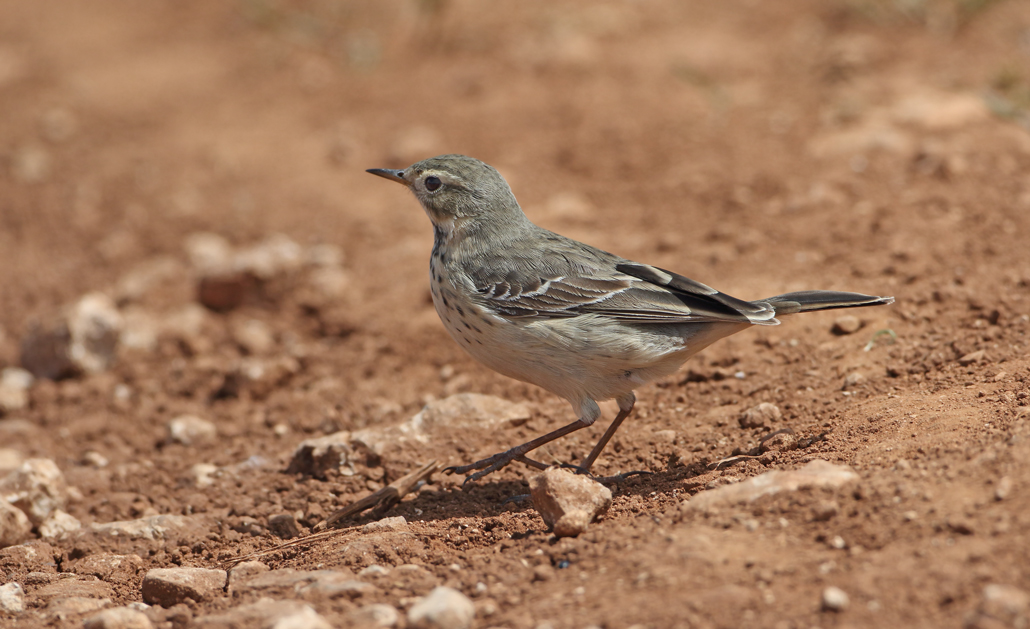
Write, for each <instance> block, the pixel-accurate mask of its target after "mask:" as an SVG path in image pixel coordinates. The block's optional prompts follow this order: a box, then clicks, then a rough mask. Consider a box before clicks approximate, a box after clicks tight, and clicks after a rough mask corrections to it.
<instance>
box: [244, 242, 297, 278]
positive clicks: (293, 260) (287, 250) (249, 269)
mask: <svg viewBox="0 0 1030 629" xmlns="http://www.w3.org/2000/svg"><path fill="white" fill-rule="evenodd" d="M304 258H305V256H304V248H303V247H301V246H300V245H299V244H297V243H296V242H295V241H294V240H293V239H291V238H290V237H289V236H287V235H285V234H272V235H271V236H269V237H268V238H266V239H265V240H263V241H261V242H259V243H257V244H255V245H252V246H250V247H246V248H244V249H240V250H239V251H238V252H237V253H236V255H235V256H234V257H233V266H234V267H235V270H237V271H242V272H244V273H248V274H250V275H252V276H254V277H256V278H258V279H261V280H269V279H272V278H273V277H276V276H277V275H282V274H285V273H290V272H293V271H296V270H298V269H299V268H301V267H302V266H303V265H304V262H305V260H304Z"/></svg>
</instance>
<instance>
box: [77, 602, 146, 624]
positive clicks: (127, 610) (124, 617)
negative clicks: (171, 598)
mask: <svg viewBox="0 0 1030 629" xmlns="http://www.w3.org/2000/svg"><path fill="white" fill-rule="evenodd" d="M82 626H83V629H151V627H153V626H154V625H153V624H151V622H150V619H149V618H147V615H146V614H144V613H143V612H141V611H137V610H135V609H132V608H131V607H115V608H113V609H105V610H104V611H102V612H100V613H99V614H96V615H94V616H90V617H89V618H87V619H86V620H85V621H84V622H83V624H82Z"/></svg>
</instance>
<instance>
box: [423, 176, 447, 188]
mask: <svg viewBox="0 0 1030 629" xmlns="http://www.w3.org/2000/svg"><path fill="white" fill-rule="evenodd" d="M442 185H443V182H441V181H440V179H439V178H438V177H426V190H428V191H430V192H436V191H437V190H439V189H440V186H442Z"/></svg>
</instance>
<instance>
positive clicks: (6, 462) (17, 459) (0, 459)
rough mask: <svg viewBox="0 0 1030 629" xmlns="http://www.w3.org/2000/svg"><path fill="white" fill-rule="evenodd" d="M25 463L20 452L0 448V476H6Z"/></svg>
mask: <svg viewBox="0 0 1030 629" xmlns="http://www.w3.org/2000/svg"><path fill="white" fill-rule="evenodd" d="M24 462H25V456H24V455H23V454H22V453H21V450H16V449H14V448H0V475H4V476H6V475H7V474H10V473H11V472H13V471H14V470H16V469H18V468H19V467H21V464H22V463H24Z"/></svg>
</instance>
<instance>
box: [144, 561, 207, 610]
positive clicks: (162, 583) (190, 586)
mask: <svg viewBox="0 0 1030 629" xmlns="http://www.w3.org/2000/svg"><path fill="white" fill-rule="evenodd" d="M226 581H227V575H226V573H225V570H211V569H208V568H154V569H151V570H149V571H147V574H146V576H145V577H143V586H142V593H143V601H144V602H145V603H149V604H151V605H160V606H162V607H171V606H172V605H176V604H178V603H183V602H185V601H186V599H188V598H190V599H193V600H194V601H197V602H200V601H205V600H208V599H211V598H214V597H216V596H221V595H222V591H223V590H224V589H225V585H226Z"/></svg>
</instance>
